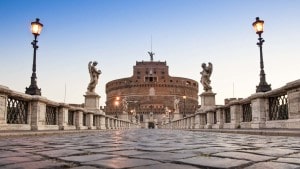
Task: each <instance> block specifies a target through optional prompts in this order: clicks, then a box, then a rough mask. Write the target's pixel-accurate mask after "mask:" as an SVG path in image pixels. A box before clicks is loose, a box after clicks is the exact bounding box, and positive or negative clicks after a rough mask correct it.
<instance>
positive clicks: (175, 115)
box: [173, 110, 182, 120]
mask: <svg viewBox="0 0 300 169" xmlns="http://www.w3.org/2000/svg"><path fill="white" fill-rule="evenodd" d="M180 118H182V117H181V116H180V114H179V110H175V111H174V114H173V120H178V119H180Z"/></svg>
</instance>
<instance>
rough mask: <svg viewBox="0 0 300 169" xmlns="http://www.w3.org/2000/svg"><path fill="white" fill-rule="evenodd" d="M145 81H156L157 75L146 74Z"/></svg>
mask: <svg viewBox="0 0 300 169" xmlns="http://www.w3.org/2000/svg"><path fill="white" fill-rule="evenodd" d="M145 82H157V77H155V76H146V77H145Z"/></svg>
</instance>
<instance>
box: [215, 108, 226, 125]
mask: <svg viewBox="0 0 300 169" xmlns="http://www.w3.org/2000/svg"><path fill="white" fill-rule="evenodd" d="M216 113H217V128H219V129H222V128H223V126H224V118H223V109H221V108H217V110H216Z"/></svg>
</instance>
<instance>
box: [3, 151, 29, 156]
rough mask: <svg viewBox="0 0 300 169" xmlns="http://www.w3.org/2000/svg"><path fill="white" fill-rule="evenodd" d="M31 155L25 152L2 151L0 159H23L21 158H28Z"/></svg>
mask: <svg viewBox="0 0 300 169" xmlns="http://www.w3.org/2000/svg"><path fill="white" fill-rule="evenodd" d="M28 155H30V154H29V153H25V152H13V151H3V150H2V151H0V158H4V157H21V156H28Z"/></svg>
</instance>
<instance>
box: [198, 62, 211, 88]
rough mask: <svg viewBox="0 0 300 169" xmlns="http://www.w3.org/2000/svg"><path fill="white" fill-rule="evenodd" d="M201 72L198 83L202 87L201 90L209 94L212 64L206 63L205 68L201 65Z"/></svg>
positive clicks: (203, 64)
mask: <svg viewBox="0 0 300 169" xmlns="http://www.w3.org/2000/svg"><path fill="white" fill-rule="evenodd" d="M202 69H203V70H202V72H200V74H201V75H202V76H201V79H200V82H201V84H202V85H203V90H204V91H205V92H211V89H212V87H211V86H210V82H211V81H210V76H211V74H212V71H213V65H212V63H210V62H208V66H206V64H205V63H202Z"/></svg>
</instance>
